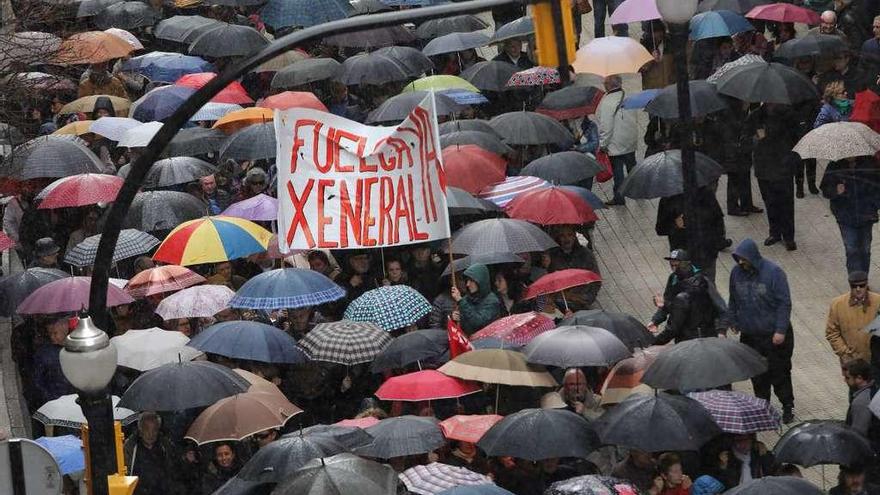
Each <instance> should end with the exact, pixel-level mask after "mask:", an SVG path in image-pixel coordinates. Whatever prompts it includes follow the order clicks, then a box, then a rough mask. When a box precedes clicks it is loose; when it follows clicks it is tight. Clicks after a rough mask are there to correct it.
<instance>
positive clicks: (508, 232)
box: [451, 218, 557, 254]
mask: <svg viewBox="0 0 880 495" xmlns="http://www.w3.org/2000/svg"><path fill="white" fill-rule="evenodd" d="M556 246H557V244H556V241H554V240H553V239H552V238H551V237H550V236H549V235H547V234H546V233H545V232H544V231H543V230H541V228H540V227H537V226H535V225H532V224H530V223H529V222H526V221H524V220H514V219H512V218H492V219H489V220H480V221H479V222H474V223H471V224H468V225H466V226H464V227H463V228H462V229H460V230H459V231H458V232H456V233H455V235H454V236H453V237H452V241H451V250H452V252H453V253H456V254H480V253H531V252H541V251H546V250H548V249H550V248H554V247H556Z"/></svg>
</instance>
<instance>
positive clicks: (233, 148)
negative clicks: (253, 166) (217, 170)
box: [220, 122, 278, 160]
mask: <svg viewBox="0 0 880 495" xmlns="http://www.w3.org/2000/svg"><path fill="white" fill-rule="evenodd" d="M277 152H278V149H277V145H276V139H275V124H273V123H272V122H267V123H265V124H254V125H249V126H247V127H245V128H244V129H240V130H238V131H236V132H235V134H233V135H231V136H229V138H227V139H226V142H225V143H223V147H222V148H220V156H221V157H223V158H234V159H236V160H268V159H270V158H275V154H276V153H277Z"/></svg>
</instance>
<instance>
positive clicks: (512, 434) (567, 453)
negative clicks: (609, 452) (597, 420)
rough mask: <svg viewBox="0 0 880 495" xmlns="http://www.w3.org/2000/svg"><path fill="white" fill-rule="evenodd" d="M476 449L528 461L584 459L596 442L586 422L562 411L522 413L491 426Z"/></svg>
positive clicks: (568, 412) (577, 416)
mask: <svg viewBox="0 0 880 495" xmlns="http://www.w3.org/2000/svg"><path fill="white" fill-rule="evenodd" d="M477 445H478V446H479V447H480V448H481V449H483V451H485V452H486V454H487V455H489V456H493V457H495V456H511V457H518V458H520V459H527V460H529V461H533V462H534V461H541V460H544V459H552V458H559V457H580V458H585V457H587V456H588V455H589V454H590V452H592V451H594V450H595V449H597V448H599V438H598V437H597V436H596V432H595V431H594V430H593V429H592V428H591V427H590V423H589V422H587V420H586V419H585V418H584V417H583V416H581V415H579V414H575V413H573V412H571V411H568V410H565V409H522V410H520V411H518V412H515V413H513V414H511V415H509V416H507V417H505V418H504V419H502V420H501V421H499V422H497V423H495V425H494V426H492V428H489V431H487V432H486V434H485V435H483V437H482V438H480V441H479V442H478V443H477Z"/></svg>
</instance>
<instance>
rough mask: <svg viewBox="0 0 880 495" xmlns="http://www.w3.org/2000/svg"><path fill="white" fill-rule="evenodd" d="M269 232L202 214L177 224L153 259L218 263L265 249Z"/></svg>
mask: <svg viewBox="0 0 880 495" xmlns="http://www.w3.org/2000/svg"><path fill="white" fill-rule="evenodd" d="M271 238H272V233H271V232H269V231H268V230H266V229H264V228H262V227H260V226H259V225H257V224H255V223H253V222H251V221H248V220H244V219H242V218H235V217H224V216H216V217H204V218H199V219H197V220H190V221H189V222H184V223H182V224H180V225H178V226H177V228H175V229H174V230H172V231H171V233H170V234H168V237H166V238H165V240H164V241H162V244H160V245H159V249H157V250H156V254H154V255H153V259H154V260H157V261H164V262H165V263H171V264H175V265H181V266H188V265H198V264H202V263H219V262H222V261H229V260H233V259H236V258H243V257H245V256H249V255H251V254H254V253H259V252H261V251H265V250H266V248H267V246H268V245H269V239H271Z"/></svg>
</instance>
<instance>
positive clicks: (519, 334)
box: [471, 311, 556, 345]
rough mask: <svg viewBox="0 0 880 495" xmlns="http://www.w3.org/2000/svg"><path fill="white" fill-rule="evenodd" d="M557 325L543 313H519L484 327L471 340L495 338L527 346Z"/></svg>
mask: <svg viewBox="0 0 880 495" xmlns="http://www.w3.org/2000/svg"><path fill="white" fill-rule="evenodd" d="M554 328H556V324H555V323H553V320H551V319H550V318H547V317H546V316H544V315H542V314H541V313H536V312H534V311H532V312H530V313H519V314H513V315H510V316H505V317H504V318H500V319H498V320H495V321H494V322H492V323H490V324H488V325H487V326H485V327H483V328H481V329H480V331H478V332H477V333H475V334H473V335H471V340H480V339H487V338H489V337H495V338H497V339H501V340H503V341H505V342H512V343H514V344H519V345H526V344H528V343H529V342H531V341H532V339H533V338H535V337H537V336H538V335H541V334H542V333H544V332H546V331H548V330H553V329H554Z"/></svg>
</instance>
